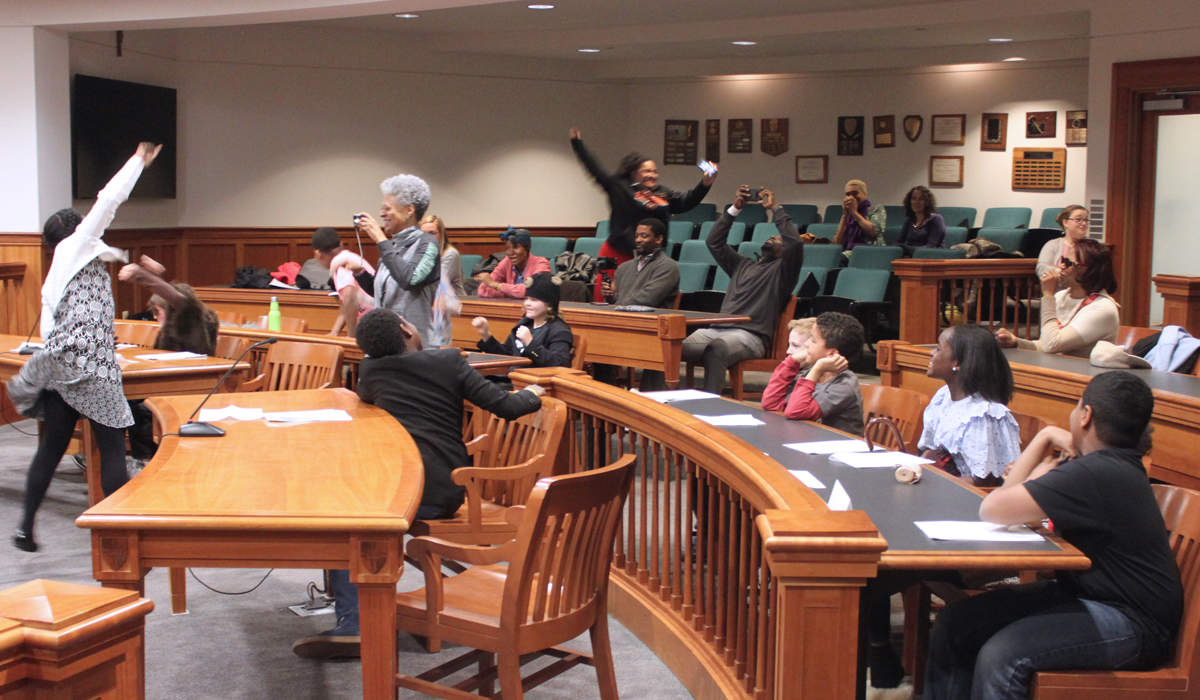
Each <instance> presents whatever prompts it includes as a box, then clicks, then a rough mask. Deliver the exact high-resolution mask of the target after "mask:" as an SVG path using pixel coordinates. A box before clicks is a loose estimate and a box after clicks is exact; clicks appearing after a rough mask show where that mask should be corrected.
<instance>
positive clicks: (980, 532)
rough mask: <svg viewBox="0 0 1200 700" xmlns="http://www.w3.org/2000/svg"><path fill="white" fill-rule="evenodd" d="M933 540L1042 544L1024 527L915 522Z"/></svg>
mask: <svg viewBox="0 0 1200 700" xmlns="http://www.w3.org/2000/svg"><path fill="white" fill-rule="evenodd" d="M913 524H914V525H916V526H917V527H919V528H921V530H922V531H924V533H925V535H926V536H927V537H928V538H929V539H931V540H947V541H950V542H1041V541H1042V540H1043V539H1045V538H1043V537H1042V536H1041V535H1039V534H1038V533H1036V532H1034V531H1033V530H1030V529H1029V528H1028V527H1026V526H1024V525H1014V526H1012V527H1008V526H1005V525H997V524H996V523H985V522H981V521H971V520H925V521H920V522H914V523H913Z"/></svg>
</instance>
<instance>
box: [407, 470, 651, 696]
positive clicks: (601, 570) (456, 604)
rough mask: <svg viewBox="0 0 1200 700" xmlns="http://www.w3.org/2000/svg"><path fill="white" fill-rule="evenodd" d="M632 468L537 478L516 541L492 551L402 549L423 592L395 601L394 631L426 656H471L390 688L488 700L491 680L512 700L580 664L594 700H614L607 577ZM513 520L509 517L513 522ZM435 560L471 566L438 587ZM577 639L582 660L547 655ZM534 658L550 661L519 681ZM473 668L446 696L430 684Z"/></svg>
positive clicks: (419, 544) (434, 546) (423, 541)
mask: <svg viewBox="0 0 1200 700" xmlns="http://www.w3.org/2000/svg"><path fill="white" fill-rule="evenodd" d="M633 465H634V455H625V456H624V457H622V458H621V459H619V460H617V462H615V463H614V464H612V465H610V466H608V467H605V468H604V469H597V470H594V471H588V472H583V473H581V474H570V475H566V476H559V477H548V478H545V479H542V480H541V481H539V482H538V483H537V486H535V487H534V489H533V493H531V494H530V496H529V502H528V504H527V505H526V506H525V507H524V508H523V510H525V511H526V512H525V513H524V514H523V515H522V516H519V520H520V524H519V526H518V529H517V536H516V538H515V539H513V540H510V541H508V542H506V543H505V544H503V545H500V546H499V547H472V546H465V545H456V544H452V543H450V542H446V541H443V540H439V539H435V538H431V537H418V538H416V539H414V540H412V541H411V542H409V543H408V547H407V550H406V551H407V553H408V555H409V556H411V557H414V558H417V559H420V560H421V563H422V566H421V570H422V571H423V572H424V574H425V587H424V588H422V589H420V590H417V591H413V592H412V593H400V594H397V596H396V625H397V627H398V628H399V629H401V630H405V631H407V632H410V633H412V634H415V635H420V636H423V637H426V638H427V639H428V640H429V646H430V648H431V650H437V651H440V650H441V643H442V641H443V640H445V641H448V642H452V643H455V644H463V645H466V646H470V647H473V648H474V649H476V650H477V651H471V652H468V653H467V654H465V655H463V656H461V657H459V658H457V659H455V660H453V661H450V662H449V663H446V664H443V665H441V666H439V667H437V668H435V669H432V670H430V671H426V672H425V673H422V674H421V675H419V676H397V677H396V684H397V685H398V686H400V687H402V688H408V689H410V690H416V691H418V692H421V693H425V694H427V695H433V696H435V697H440V698H453V699H457V700H461V699H462V698H464V697H470V695H468V692H469V691H474V690H478V691H479V694H480V695H481V696H484V697H493V696H494V690H495V680H496V679H497V677H498V678H499V680H500V692H501V694H502V695H503V697H504V698H505V700H522V698H524V697H525V694H524V691H525V690H528V689H531V688H534V687H536V686H537V685H540V684H541V683H543V682H545V681H546V680H548V679H550V678H552V677H553V676H556V675H558V674H559V673H562V672H563V671H566V670H567V669H570V668H572V667H574V666H576V665H578V664H580V663H586V664H589V665H592V666H594V667H595V669H596V676H597V680H598V681H599V685H600V697H601V698H604V700H617V681H616V675H615V673H614V671H613V661H612V649H611V648H610V645H609V638H608V575H609V571H610V562H611V560H612V553H613V542H614V540H615V539H616V534H617V527H618V524H619V523H620V520H621V515H622V509H623V508H624V505H625V499H626V498H627V496H628V494H629V487H630V485H631V484H632V483H633V474H634V466H633ZM519 512H520V511H519V510H518V509H513V510H511V511H509V514H510V516H511V517H512V520H513V521H514V522H515V521H516V520H518V515H517V514H518V513H519ZM443 557H445V558H448V559H454V560H457V561H461V562H463V563H465V564H472V566H471V568H469V569H467V570H466V571H465V572H464V573H461V574H459V575H457V576H453V577H450V578H444V577H443V575H442V567H441V560H442V558H443ZM505 561H507V562H509V564H508V565H504V564H501V563H500V562H505ZM584 630H587V631H588V632H589V633H590V636H591V641H592V654H590V655H589V654H586V653H583V652H578V651H572V650H569V649H563V648H559V647H556V646H554V645H556V644H560V643H562V642H566V641H568V640H570V639H574V638H575V637H577V636H578V635H580V634H582V633H583V631H584ZM542 655H550V656H554V657H557V658H558V660H557V661H555V662H553V663H551V664H550V665H549V666H546V667H545V668H543V669H541V670H539V671H538V672H536V673H534V674H532V675H530V676H529V677H528V678H527V679H524V680H523V679H522V678H521V665H522V663H523V662H525V663H527V662H529V661H531V660H533V659H534V658H537V657H539V656H542ZM497 656H499V659H498V662H497ZM473 663H478V664H479V673H478V674H476V675H475V676H473V677H471V678H469V679H466V680H464V681H461V682H459V683H458V685H456V686H454V687H453V688H449V687H446V686H441V685H438V684H437V683H436V681H438V680H440V679H442V678H445V677H446V676H448V675H450V674H452V673H454V672H456V671H458V670H459V669H462V668H465V667H466V666H468V665H470V664H473Z"/></svg>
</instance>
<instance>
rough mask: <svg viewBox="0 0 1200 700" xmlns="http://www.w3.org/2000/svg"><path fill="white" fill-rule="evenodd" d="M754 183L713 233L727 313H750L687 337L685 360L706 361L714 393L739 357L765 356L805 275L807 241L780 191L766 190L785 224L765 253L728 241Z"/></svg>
mask: <svg viewBox="0 0 1200 700" xmlns="http://www.w3.org/2000/svg"><path fill="white" fill-rule="evenodd" d="M749 196H750V188H749V187H748V186H746V185H742V186H741V188H739V189H738V193H737V197H735V198H734V200H733V206H731V207H729V210H728V211H725V212H723V213H722V214H721V216H720V218H718V219H717V222H716V223H715V224H713V227H712V230H711V231H709V233H708V241H707V243H708V249H709V251H711V252H712V254H713V257H714V258H716V261H717V264H718V265H720V266H721V269H722V270H724V271H725V273H726V274H727V275H729V287H728V288H727V289H726V292H725V301H723V302H722V303H721V313H723V314H729V315H737V316H749V317H750V320H749V321H746V322H745V323H731V324H729V325H722V326H714V327H712V328H704V329H701V330H698V331H696V332H695V333H692V334H691V335H689V336H688V337H687V338H686V339H685V340H684V341H683V359H684V360H687V361H689V362H703V364H704V390H705V391H708V392H712V393H714V394H719V393H721V389H723V388H725V370H727V369H728V368H729V367H730V366H732V365H733V364H734V363H735V362H737V361H738V360H750V359H754V358H758V357H764V356H765V355H766V352H767V349H768V348H770V347H771V343H772V342H773V340H774V336H775V326H776V324H777V322H778V321H779V314H780V313H782V311H783V308H784V307H785V306H786V305H787V301H788V297H789V296H791V295H792V294H793V293H794V291H795V289H796V283H797V282H798V281H799V279H800V267H801V266H802V264H803V263H804V244H803V243H801V242H800V233H799V232H798V231H797V230H796V225H795V224H794V223H792V217H791V216H789V215H788V213H787V212H786V211H784V209H783V207H781V206H779V205H778V204H776V202H775V195H774V194H772V193H771V191H770V190H767V189H763V191H762V205H763V208H764V209H766V210H767V211H768V212H769V213H770V216H771V220H772V221H773V222H774V223H775V226H776V228H778V229H779V235H778V236H771V237H770V238H769V239H767V240H766V242H764V243H763V246H762V253H761V254H759V255H757V256H755V258H753V259H751V258H748V257H746V256H744V255H740V254H738V252H737V250H735V249H734V248H733V246H731V245H729V244H728V243H727V240H728V238H729V229H730V227H731V226H732V225H733V221H734V219H736V218H737V215H738V214H740V213H741V210H742V208H743V207H745V206H746V200H747V199H748V198H749Z"/></svg>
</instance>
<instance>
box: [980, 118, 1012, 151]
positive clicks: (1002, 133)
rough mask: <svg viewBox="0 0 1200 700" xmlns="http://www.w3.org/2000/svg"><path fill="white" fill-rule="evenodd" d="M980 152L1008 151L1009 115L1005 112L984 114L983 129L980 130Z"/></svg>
mask: <svg viewBox="0 0 1200 700" xmlns="http://www.w3.org/2000/svg"><path fill="white" fill-rule="evenodd" d="M979 150H981V151H1006V150H1008V115H1007V114H1004V113H1003V112H984V113H983V128H982V129H980V130H979Z"/></svg>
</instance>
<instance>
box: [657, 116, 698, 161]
mask: <svg viewBox="0 0 1200 700" xmlns="http://www.w3.org/2000/svg"><path fill="white" fill-rule="evenodd" d="M698 131H700V122H698V121H695V120H691V121H689V120H686V119H668V120H667V127H666V137H665V140H664V144H663V164H664V165H695V164H696V150H697V148H698V145H699V134H698V133H697V132H698Z"/></svg>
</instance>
